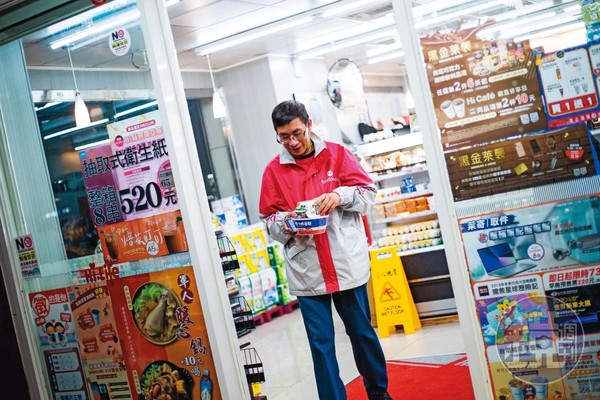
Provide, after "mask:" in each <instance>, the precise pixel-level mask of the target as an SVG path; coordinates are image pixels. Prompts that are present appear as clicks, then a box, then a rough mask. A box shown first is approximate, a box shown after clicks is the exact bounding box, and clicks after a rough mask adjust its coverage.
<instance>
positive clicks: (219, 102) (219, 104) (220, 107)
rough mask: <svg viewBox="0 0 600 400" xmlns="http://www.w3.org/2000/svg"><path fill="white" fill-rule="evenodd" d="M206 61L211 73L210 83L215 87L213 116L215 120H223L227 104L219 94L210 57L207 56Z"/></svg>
mask: <svg viewBox="0 0 600 400" xmlns="http://www.w3.org/2000/svg"><path fill="white" fill-rule="evenodd" d="M206 61H208V72H210V81H211V82H212V87H213V98H212V106H213V116H214V117H215V118H223V117H224V116H225V114H226V113H225V103H223V99H222V98H221V95H219V92H217V88H216V87H215V78H213V73H212V67H211V66H210V57H209V55H208V54H207V55H206Z"/></svg>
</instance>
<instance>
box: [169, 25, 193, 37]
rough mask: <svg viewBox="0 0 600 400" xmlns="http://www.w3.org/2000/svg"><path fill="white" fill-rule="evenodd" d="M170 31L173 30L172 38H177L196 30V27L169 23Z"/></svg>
mask: <svg viewBox="0 0 600 400" xmlns="http://www.w3.org/2000/svg"><path fill="white" fill-rule="evenodd" d="M171 31H172V32H173V38H175V39H177V38H180V37H182V36H185V35H188V34H190V33H192V32H194V31H197V29H196V28H190V27H186V26H177V25H171Z"/></svg>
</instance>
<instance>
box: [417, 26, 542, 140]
mask: <svg viewBox="0 0 600 400" xmlns="http://www.w3.org/2000/svg"><path fill="white" fill-rule="evenodd" d="M490 24H493V21H491V20H489V21H486V22H485V23H483V24H481V25H479V26H476V27H472V28H465V29H462V27H461V23H460V21H459V23H458V27H457V28H456V30H454V31H452V32H450V33H446V34H442V33H439V32H436V33H433V34H429V35H427V36H423V37H421V38H420V40H421V46H422V48H423V54H424V57H425V63H426V68H427V74H428V78H429V84H430V87H431V91H432V93H431V94H432V98H433V102H434V107H435V112H436V116H437V122H438V126H439V128H440V133H441V137H442V144H443V146H444V150H445V151H452V150H455V149H458V148H462V147H465V146H474V145H478V144H481V143H489V142H493V141H497V140H501V139H504V138H506V137H509V136H513V135H520V134H525V133H529V132H536V131H540V130H544V129H546V127H547V123H546V115H545V112H544V105H543V101H542V96H541V92H540V87H539V82H538V79H537V73H536V67H535V55H534V52H533V49H531V47H530V45H529V42H528V41H526V40H525V41H522V42H517V41H514V40H512V39H499V40H494V39H490V40H485V39H482V38H480V37H479V36H478V32H479V31H480V30H482V29H484V28H486V27H487V26H489V25H490Z"/></svg>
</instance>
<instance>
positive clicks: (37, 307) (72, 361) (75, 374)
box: [29, 289, 90, 400]
mask: <svg viewBox="0 0 600 400" xmlns="http://www.w3.org/2000/svg"><path fill="white" fill-rule="evenodd" d="M29 306H30V307H31V311H32V315H34V316H35V321H34V322H35V327H36V329H37V337H38V341H39V342H38V344H39V346H40V350H41V352H42V354H43V357H44V365H45V368H46V374H47V379H48V383H49V388H50V390H51V392H52V394H53V399H55V400H71V399H82V400H88V399H90V397H89V396H88V391H87V388H86V384H85V379H84V371H83V364H82V362H81V356H80V353H79V346H78V345H77V336H76V334H75V327H74V324H75V322H74V319H73V314H72V313H71V308H70V306H69V297H68V293H67V289H54V290H46V291H42V292H33V293H29Z"/></svg>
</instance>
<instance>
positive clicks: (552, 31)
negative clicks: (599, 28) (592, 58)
mask: <svg viewBox="0 0 600 400" xmlns="http://www.w3.org/2000/svg"><path fill="white" fill-rule="evenodd" d="M559 23H560V22H559ZM555 25H557V24H556V23H555V24H554V25H552V26H550V27H549V28H548V29H542V30H540V31H539V32H538V31H537V28H531V30H532V31H533V30H536V31H535V32H533V33H528V34H525V35H522V36H517V37H515V38H514V40H515V42H521V41H523V40H526V39H534V38H539V37H544V36H552V35H557V34H560V33H564V32H567V31H571V30H575V29H582V30H583V29H585V24H584V23H583V21H574V22H571V23H567V24H565V25H563V26H558V27H556V28H554V27H553V26H555ZM569 45H570V46H578V45H579V43H570V44H569Z"/></svg>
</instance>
